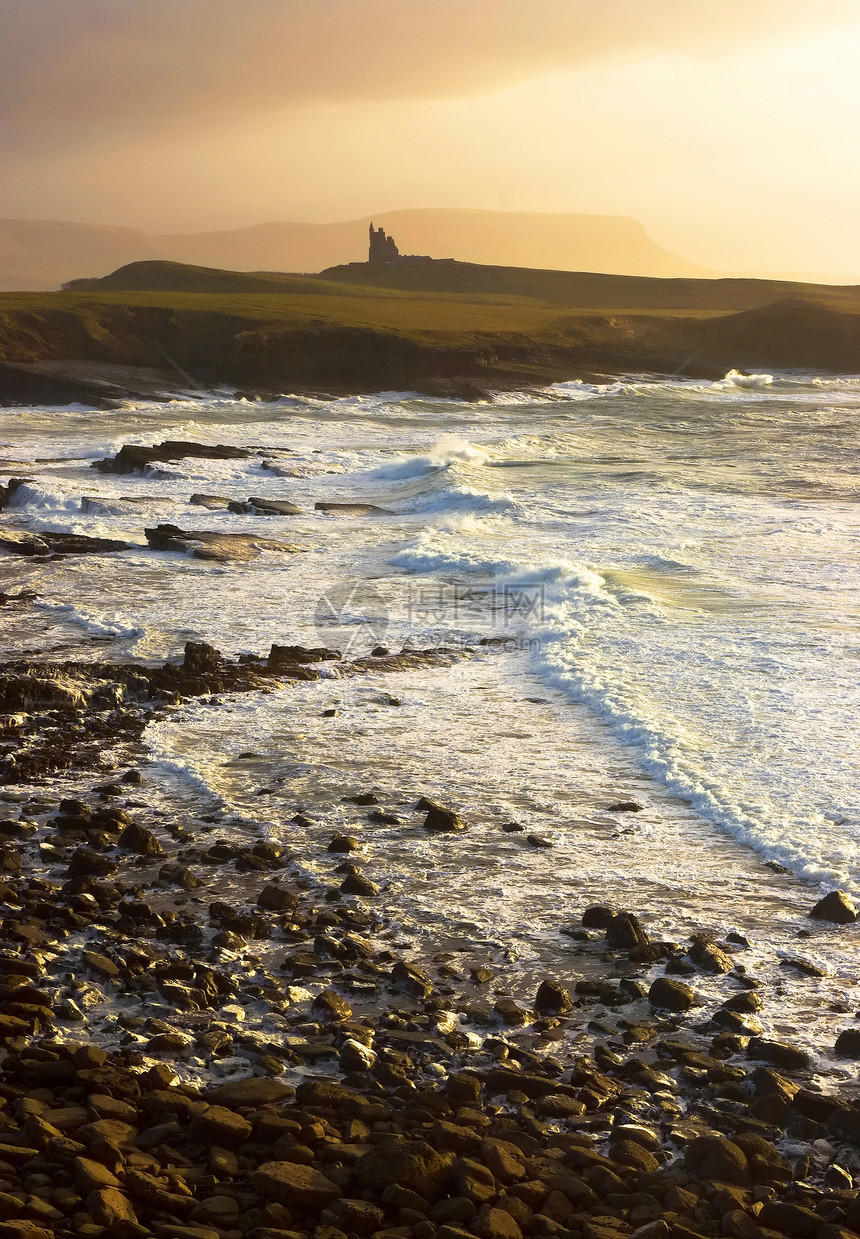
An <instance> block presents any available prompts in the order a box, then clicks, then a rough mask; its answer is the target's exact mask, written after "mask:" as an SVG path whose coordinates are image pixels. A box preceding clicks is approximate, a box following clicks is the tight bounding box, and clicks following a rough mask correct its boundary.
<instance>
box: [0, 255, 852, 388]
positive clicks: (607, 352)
mask: <svg viewBox="0 0 860 1239" xmlns="http://www.w3.org/2000/svg"><path fill="white" fill-rule="evenodd" d="M332 274H337V275H338V276H339V277H340V278H339V279H330V278H321V277H320V276H279V275H266V274H265V273H264V274H259V273H258V274H245V273H241V272H230V271H220V270H216V269H207V268H201V267H185V266H181V265H178V264H174V263H165V262H161V261H158V262H144V263H134V264H131V265H130V266H128V267H125V268H123V269H120V270H119V271H117V272H115V273H113V274H112V275H111V276H110V277H109V278H108V279H105V280H93V281H88V282H87V283H88V287H86V288H84V289H75V290H71V291H67V292H59V293H3V294H0V357H2V358H3V359H4V360H5V362H6V365H5V367H3V366H0V403H2V402H3V401H4V400H26V401H32V402H38V403H53V402H54V400H55V399H59V396H58V395H56V394H55V393H56V392H57V384H58V383H60V382H62V383H66V384H67V387H68V385H69V384H71V385H72V386H73V385H74V384H75V383H78V384H79V386H78V389H77V390H78V391H79V393H80V394H79V397H78V398H81V399H90V398H91V396H92V395H93V393H94V391H95V392H96V395H97V394H98V392H97V391H96V388H97V386H98V382H97V381H98V377H99V367H101V373H102V375H103V378H104V380H105V383H111V384H112V385H113V390H112V391H111V393H110V394H111V395H116V394H119V395H122V390H118V389H120V388H121V389H124V390H125V391H130V392H137V393H146V392H149V393H151V391H152V384H153V382H155V381H157V380H156V379H155V378H154V377H153V372H154V371H155V370H161V372H162V373H167V378H166V381H165V385H164V389H165V390H166V389H170V388H175V387H176V386H177V385H178V386H179V387H184V386H185V382H186V381H187V382H188V383H196V384H200V385H212V386H225V385H230V386H238V387H240V388H244V389H246V390H254V391H264V392H266V391H268V392H279V391H285V392H286V391H329V392H332V391H340V392H366V391H379V390H385V389H393V388H397V389H401V390H403V389H413V390H415V389H417V390H421V391H424V392H429V393H433V394H440V395H441V394H463V395H469V396H471V395H475V394H480V393H482V392H486V391H489V390H499V389H505V388H528V387H531V386H534V385H536V384H544V383H549V382H553V381H558V380H562V379H569V378H588V377H591V376H593V375H595V374H618V373H625V372H628V373H629V372H642V371H652V372H659V373H663V374H677V373H680V374H688V375H695V376H700V377H709V378H716V377H720V376H722V375H723V374H724V373H725V372H726V371H727V370H729V369H731V368H732V367H740V368H745V369H756V370H758V369H762V368H784V369H790V368H793V367H810V368H819V369H822V370H830V371H843V372H854V373H856V372H860V289H857V288H853V289H852V288H843V287H835V288H833V287H827V286H814V285H808V286H804V285H795V284H787V283H786V284H781V283H779V282H776V281H766V280H716V281H714V280H653V279H643V278H639V279H637V278H632V277H628V276H600V275H594V274H588V273H581V274H576V273H569V272H556V271H532V270H523V269H505V268H499V267H479V266H474V265H470V264H459V263H439V264H431V265H424V266H420V267H414V268H406V267H404V268H395V269H393V270H392V272H388V271H386V270H382V271H380V270H377V269H371V268H368V267H366V266H356V267H349V268H342V269H340V270H339V271H338V272H336V273H332ZM395 275H396V276H397V277H398V279H397V280H395V278H394V276H395ZM401 276H402V278H401ZM407 277H408V278H407ZM398 281H399V282H400V283H404V284H406V283H408V284H410V285H411V286H410V287H408V288H407V287H391V286H390V285H391V284H392V283H397V282H398ZM422 283H423V284H424V285H425V286H424V287H422ZM439 285H443V287H438V286H439ZM516 290H520V291H519V292H517V291H516ZM82 363H85V364H83V366H82ZM128 367H133V368H138V369H139V368H141V367H143V368H146V371H147V373H146V375H143V376H142V378H141V380H140V382H138V380H137V379H135V378H134V376H133V375H126V377H124V378H121V377H120V375H119V368H128ZM178 375H181V378H182V381H180V379H179V378H178V377H177V376H178ZM188 376H191V378H188ZM84 379H86V382H84ZM47 380H50V382H49V383H48V382H47ZM94 381H95V383H96V387H94V385H93V383H94ZM135 383H138V385H137V386H135ZM140 383H142V384H143V386H141V385H140ZM49 393H50V394H49Z"/></svg>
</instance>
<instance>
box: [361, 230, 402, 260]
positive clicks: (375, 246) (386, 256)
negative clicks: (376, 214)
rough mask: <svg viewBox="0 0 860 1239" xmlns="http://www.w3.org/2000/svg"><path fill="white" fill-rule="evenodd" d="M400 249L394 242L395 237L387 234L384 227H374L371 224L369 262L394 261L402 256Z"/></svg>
mask: <svg viewBox="0 0 860 1239" xmlns="http://www.w3.org/2000/svg"><path fill="white" fill-rule="evenodd" d="M400 256H401V255H400V250H399V249H398V248H397V246H396V245H395V243H394V237H389V236H386V234H385V229H384V228H374V226H373V224H372V223H371V225H370V250H369V252H368V256H367V261H368V262H393V261H395V260H396V259H398V258H400Z"/></svg>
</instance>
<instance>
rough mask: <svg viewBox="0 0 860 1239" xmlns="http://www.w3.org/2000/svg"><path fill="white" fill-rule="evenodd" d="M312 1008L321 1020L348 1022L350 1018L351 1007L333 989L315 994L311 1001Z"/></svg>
mask: <svg viewBox="0 0 860 1239" xmlns="http://www.w3.org/2000/svg"><path fill="white" fill-rule="evenodd" d="M313 1008H314V1010H315V1011H318V1012H319V1013H320V1015H321V1016H322V1018H323V1019H327V1020H335V1021H340V1020H348V1019H350V1018H351V1016H352V1007H351V1006H350V1005H349V1003H348V1002H347V1001H346V999H345V998H341V996H340V994H337V993H335V991H334V990H333V989H324V990H323V991H322V993H320V994H317V996H316V998H315V999H314V1001H313Z"/></svg>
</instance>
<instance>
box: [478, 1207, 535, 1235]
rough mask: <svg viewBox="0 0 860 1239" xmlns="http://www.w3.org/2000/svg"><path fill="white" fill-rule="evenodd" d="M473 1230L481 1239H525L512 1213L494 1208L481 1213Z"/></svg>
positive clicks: (483, 1210)
mask: <svg viewBox="0 0 860 1239" xmlns="http://www.w3.org/2000/svg"><path fill="white" fill-rule="evenodd" d="M472 1230H473V1232H474V1233H475V1234H476V1235H478V1236H479V1239H523V1232H522V1231H521V1230H520V1228H519V1226H518V1225H517V1223H516V1221H515V1220H514V1218H512V1217H511V1215H510V1213H507V1212H506V1211H505V1210H504V1209H498V1208H493V1207H492V1206H490V1207H488V1208H487V1209H486V1210H485V1209H482V1210H481V1211H480V1213H479V1214H478V1216H477V1218H476V1219H475V1221H474V1222H473V1223H472Z"/></svg>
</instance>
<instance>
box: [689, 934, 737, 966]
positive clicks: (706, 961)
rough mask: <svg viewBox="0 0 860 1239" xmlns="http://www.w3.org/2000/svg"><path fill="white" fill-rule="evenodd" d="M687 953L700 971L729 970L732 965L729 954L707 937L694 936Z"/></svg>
mask: <svg viewBox="0 0 860 1239" xmlns="http://www.w3.org/2000/svg"><path fill="white" fill-rule="evenodd" d="M687 954H688V955H689V957H690V959H691V960H692V962H693V963H694V964H695V965H696V967H697V968H701V970H702V972H713V973H715V974H716V973H721V972H731V970H732V968H733V967H734V964H733V963H732V960H731V958H730V956H728V955H727V954H726V953H725V951H723V950H722V949H721V948H720V947H718V946H717V944H716V943H715V942H711V941H709V939H707V938H696V940H695V941H694V942H693V945H692V946H691V947H690V949H689V951H688V952H687Z"/></svg>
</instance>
